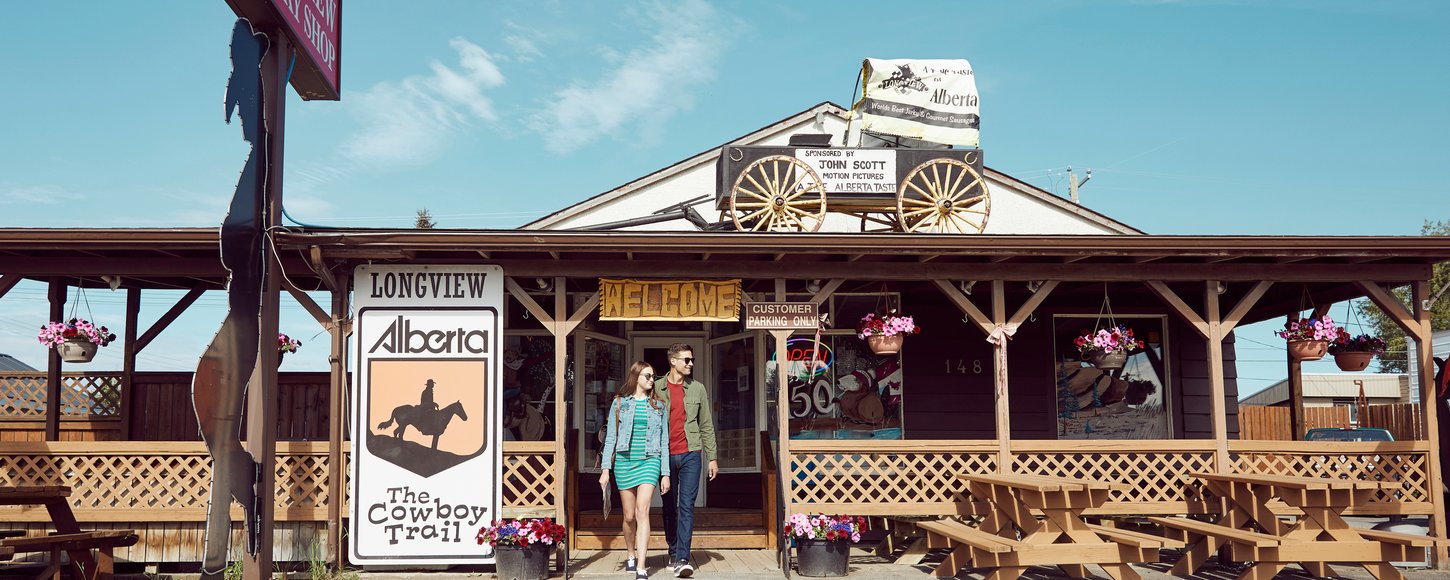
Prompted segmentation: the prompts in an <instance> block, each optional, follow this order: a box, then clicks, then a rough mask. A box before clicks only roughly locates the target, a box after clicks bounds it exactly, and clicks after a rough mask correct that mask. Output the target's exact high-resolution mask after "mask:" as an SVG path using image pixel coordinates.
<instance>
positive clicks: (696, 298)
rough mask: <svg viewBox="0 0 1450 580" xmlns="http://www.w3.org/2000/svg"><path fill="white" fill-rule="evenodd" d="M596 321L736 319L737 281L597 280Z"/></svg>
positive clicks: (738, 290)
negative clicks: (597, 306)
mask: <svg viewBox="0 0 1450 580" xmlns="http://www.w3.org/2000/svg"><path fill="white" fill-rule="evenodd" d="M599 319H600V320H716V321H730V322H734V321H737V320H740V280H635V279H622V280H617V279H611V278H600V279H599Z"/></svg>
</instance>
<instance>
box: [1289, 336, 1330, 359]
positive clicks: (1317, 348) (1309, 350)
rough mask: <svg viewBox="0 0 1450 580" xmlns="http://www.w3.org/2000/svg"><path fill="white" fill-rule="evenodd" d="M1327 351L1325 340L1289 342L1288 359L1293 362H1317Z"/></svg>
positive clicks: (1327, 342)
mask: <svg viewBox="0 0 1450 580" xmlns="http://www.w3.org/2000/svg"><path fill="white" fill-rule="evenodd" d="M1328 350H1329V341H1327V340H1291V341H1289V358H1292V359H1294V360H1319V359H1321V358H1324V353H1325V352H1326V351H1328Z"/></svg>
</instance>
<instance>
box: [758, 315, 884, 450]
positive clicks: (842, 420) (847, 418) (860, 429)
mask: <svg viewBox="0 0 1450 580" xmlns="http://www.w3.org/2000/svg"><path fill="white" fill-rule="evenodd" d="M769 342H770V343H771V345H770V348H771V350H770V352H769V357H770V360H769V361H768V362H767V363H766V372H767V380H768V381H770V384H769V385H768V386H767V393H768V395H769V398H770V399H771V403H770V404H771V405H774V399H775V396H776V393H775V389H774V382H775V374H776V369H777V365H776V363H775V350H774V339H771V340H770V341H769ZM786 347H787V348H786V358H787V362H786V364H785V365H784V366H785V373H786V377H787V381H786V384H787V385H788V386H789V391H788V395H787V397H788V404H789V415H790V425H789V430H790V434H791V438H792V439H902V438H903V433H902V421H901V411H902V405H901V402H902V399H901V393H902V372H901V371H902V369H901V357H900V355H889V356H878V355H876V354H874V353H872V352H871V350H870V349H869V348H868V347H867V346H866V343H865V342H864V341H862V340H861V339H859V338H857V337H856V335H855V333H854V332H851V333H850V334H846V333H844V332H842V331H831V334H824V335H823V336H822V337H821V339H820V342H819V343H817V342H816V341H815V339H814V337H813V336H797V337H793V338H791V339H790V340H789V341H788V342H787V343H786ZM770 408H771V409H774V407H773V406H771V407H770ZM767 415H768V416H769V417H770V419H772V420H773V419H775V416H776V415H775V413H774V412H770V413H767ZM773 423H774V421H772V424H773Z"/></svg>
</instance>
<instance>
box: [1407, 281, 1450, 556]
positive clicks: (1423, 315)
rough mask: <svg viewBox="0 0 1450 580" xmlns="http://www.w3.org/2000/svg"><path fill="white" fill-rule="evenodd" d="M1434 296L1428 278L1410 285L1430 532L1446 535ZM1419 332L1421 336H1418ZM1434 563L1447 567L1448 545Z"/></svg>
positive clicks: (1436, 551)
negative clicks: (1425, 444)
mask: <svg viewBox="0 0 1450 580" xmlns="http://www.w3.org/2000/svg"><path fill="white" fill-rule="evenodd" d="M1429 298H1430V282H1429V281H1428V280H1417V281H1415V283H1414V285H1413V286H1411V288H1410V302H1412V304H1411V305H1412V306H1413V307H1414V309H1415V321H1416V323H1417V324H1418V326H1419V328H1418V329H1417V332H1415V333H1411V334H1412V337H1413V338H1415V340H1416V343H1417V348H1416V349H1415V354H1416V358H1417V359H1418V360H1417V361H1415V362H1416V363H1417V364H1419V365H1420V375H1419V382H1420V385H1419V387H1420V408H1421V409H1424V410H1425V433H1426V437H1425V439H1426V441H1427V442H1428V443H1429V444H1430V451H1429V457H1428V459H1429V461H1427V462H1426V463H1427V464H1428V467H1429V470H1430V478H1429V479H1430V480H1429V481H1428V482H1426V483H1428V484H1429V487H1430V504H1431V505H1433V506H1435V514H1434V515H1432V516H1430V526H1429V528H1430V535H1431V536H1434V537H1436V538H1443V537H1445V528H1446V526H1445V493H1444V492H1443V491H1442V487H1441V484H1442V477H1441V473H1440V469H1441V466H1440V437H1439V436H1438V435H1437V434H1438V433H1439V432H1440V431H1439V417H1438V416H1437V415H1438V411H1439V410H1438V409H1437V408H1436V406H1437V405H1438V404H1439V401H1437V400H1436V399H1435V388H1436V385H1435V361H1434V356H1435V353H1434V347H1435V345H1434V339H1433V338H1434V332H1433V330H1432V329H1431V327H1430V317H1431V314H1432V313H1431V311H1430V310H1429V309H1428V308H1425V301H1426V300H1428V299H1429ZM1414 335H1418V336H1414ZM1430 561H1431V564H1432V565H1433V566H1434V567H1435V568H1436V569H1439V570H1444V569H1446V568H1447V567H1450V566H1447V564H1450V562H1447V560H1446V553H1445V546H1441V545H1437V546H1435V547H1434V549H1432V550H1431V556H1430Z"/></svg>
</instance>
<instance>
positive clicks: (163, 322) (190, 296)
mask: <svg viewBox="0 0 1450 580" xmlns="http://www.w3.org/2000/svg"><path fill="white" fill-rule="evenodd" d="M204 292H206V289H205V288H192V289H191V290H189V291H187V293H186V295H185V296H182V297H181V300H177V301H176V304H172V305H171V309H170V310H167V311H166V314H162V315H161V318H158V319H156V322H153V323H151V328H147V329H146V332H143V333H141V338H138V339H136V352H138V353H139V352H141V351H143V350H146V346H147V345H149V344H151V341H152V340H155V339H156V336H157V335H159V334H161V331H163V330H166V327H167V326H170V325H171V323H172V322H173V321H175V320H176V317H178V316H181V313H182V312H186V309H187V307H189V306H191V304H192V303H193V302H196V299H197V298H200V297H201V295H202V293H204Z"/></svg>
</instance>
